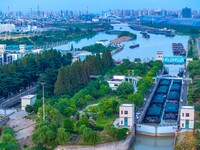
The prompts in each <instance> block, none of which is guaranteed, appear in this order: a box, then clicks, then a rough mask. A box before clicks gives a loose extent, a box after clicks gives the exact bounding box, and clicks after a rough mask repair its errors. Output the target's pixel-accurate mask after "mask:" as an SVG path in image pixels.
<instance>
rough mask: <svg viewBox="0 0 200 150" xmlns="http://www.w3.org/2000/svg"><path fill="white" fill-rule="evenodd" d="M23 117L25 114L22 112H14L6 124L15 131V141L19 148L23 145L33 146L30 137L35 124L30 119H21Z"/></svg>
mask: <svg viewBox="0 0 200 150" xmlns="http://www.w3.org/2000/svg"><path fill="white" fill-rule="evenodd" d="M24 115H26V112H24V111H19V112H15V113H14V114H13V115H11V117H10V120H9V121H8V122H7V126H8V127H10V128H13V130H14V131H15V134H16V139H17V140H18V142H19V143H20V146H21V147H23V146H24V145H29V146H32V145H33V144H32V140H31V135H32V133H33V130H34V128H35V122H34V121H33V120H30V119H25V118H22V117H24Z"/></svg>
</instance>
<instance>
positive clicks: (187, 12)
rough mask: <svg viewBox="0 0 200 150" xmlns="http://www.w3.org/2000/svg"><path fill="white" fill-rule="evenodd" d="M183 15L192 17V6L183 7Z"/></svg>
mask: <svg viewBox="0 0 200 150" xmlns="http://www.w3.org/2000/svg"><path fill="white" fill-rule="evenodd" d="M182 17H183V18H191V17H192V11H191V8H187V7H186V8H183V9H182Z"/></svg>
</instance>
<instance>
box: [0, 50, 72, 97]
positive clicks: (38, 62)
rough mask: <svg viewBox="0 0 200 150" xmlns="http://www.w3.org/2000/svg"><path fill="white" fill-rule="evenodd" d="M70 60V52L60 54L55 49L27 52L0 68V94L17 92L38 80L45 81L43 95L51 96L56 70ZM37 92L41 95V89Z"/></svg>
mask: <svg viewBox="0 0 200 150" xmlns="http://www.w3.org/2000/svg"><path fill="white" fill-rule="evenodd" d="M71 61H72V55H71V54H67V55H64V56H61V53H60V52H57V51H56V50H48V51H44V52H42V53H39V54H27V55H25V56H24V57H23V58H22V59H21V60H18V61H14V62H13V63H12V64H8V65H4V66H2V67H1V68H0V85H1V86H0V95H1V96H3V97H7V96H8V95H10V94H15V93H18V92H20V91H21V90H24V89H26V88H27V87H28V86H31V85H33V84H35V83H36V82H37V81H38V80H39V81H45V82H46V85H45V95H46V96H52V95H53V90H54V84H55V81H56V77H57V70H58V69H59V68H60V67H61V66H66V65H70V64H71ZM39 90H41V86H40V87H39ZM38 94H39V95H41V91H40V92H39V93H38Z"/></svg>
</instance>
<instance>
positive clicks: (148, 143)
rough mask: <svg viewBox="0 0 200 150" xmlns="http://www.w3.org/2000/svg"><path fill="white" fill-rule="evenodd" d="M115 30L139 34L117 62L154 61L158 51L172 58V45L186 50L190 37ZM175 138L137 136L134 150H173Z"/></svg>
mask: <svg viewBox="0 0 200 150" xmlns="http://www.w3.org/2000/svg"><path fill="white" fill-rule="evenodd" d="M113 26H114V29H115V30H123V31H130V32H132V33H135V34H137V39H136V40H134V41H127V42H123V44H124V45H125V46H124V50H122V51H120V52H119V53H117V54H114V55H113V58H114V59H115V60H122V59H126V58H128V59H130V60H131V61H133V60H134V59H135V58H140V59H141V60H143V61H148V60H154V59H155V57H156V52H157V51H163V52H164V56H172V43H182V44H183V46H184V47H185V49H186V48H187V42H188V40H189V36H180V35H176V36H175V37H173V38H172V37H165V36H164V35H153V34H150V36H151V37H150V39H145V38H143V37H142V35H141V34H140V32H139V31H134V30H132V29H130V28H129V27H128V25H127V24H114V25H113ZM115 38H117V35H108V34H106V33H104V32H101V33H99V34H97V35H95V36H94V37H92V38H85V39H82V40H79V41H76V42H75V41H72V42H69V43H68V44H66V45H62V46H59V47H56V49H61V50H69V49H70V48H71V44H73V47H74V48H82V47H83V46H88V45H91V44H95V42H96V41H99V40H103V39H107V40H113V39H115ZM133 42H134V43H136V44H140V47H137V48H134V49H130V48H129V46H130V45H131V44H133ZM177 67H178V66H176V67H170V69H175V68H176V70H177V69H178V68H177ZM173 140H174V137H149V136H141V135H136V138H135V143H134V147H132V149H134V150H145V149H146V150H172V149H173Z"/></svg>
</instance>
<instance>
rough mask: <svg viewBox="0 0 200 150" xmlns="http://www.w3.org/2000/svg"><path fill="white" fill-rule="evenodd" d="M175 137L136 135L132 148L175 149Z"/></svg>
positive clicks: (144, 149) (148, 149)
mask: <svg viewBox="0 0 200 150" xmlns="http://www.w3.org/2000/svg"><path fill="white" fill-rule="evenodd" d="M173 142H174V137H151V136H143V135H136V138H135V143H134V147H132V148H131V150H133V149H134V150H173V144H174V143H173Z"/></svg>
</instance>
